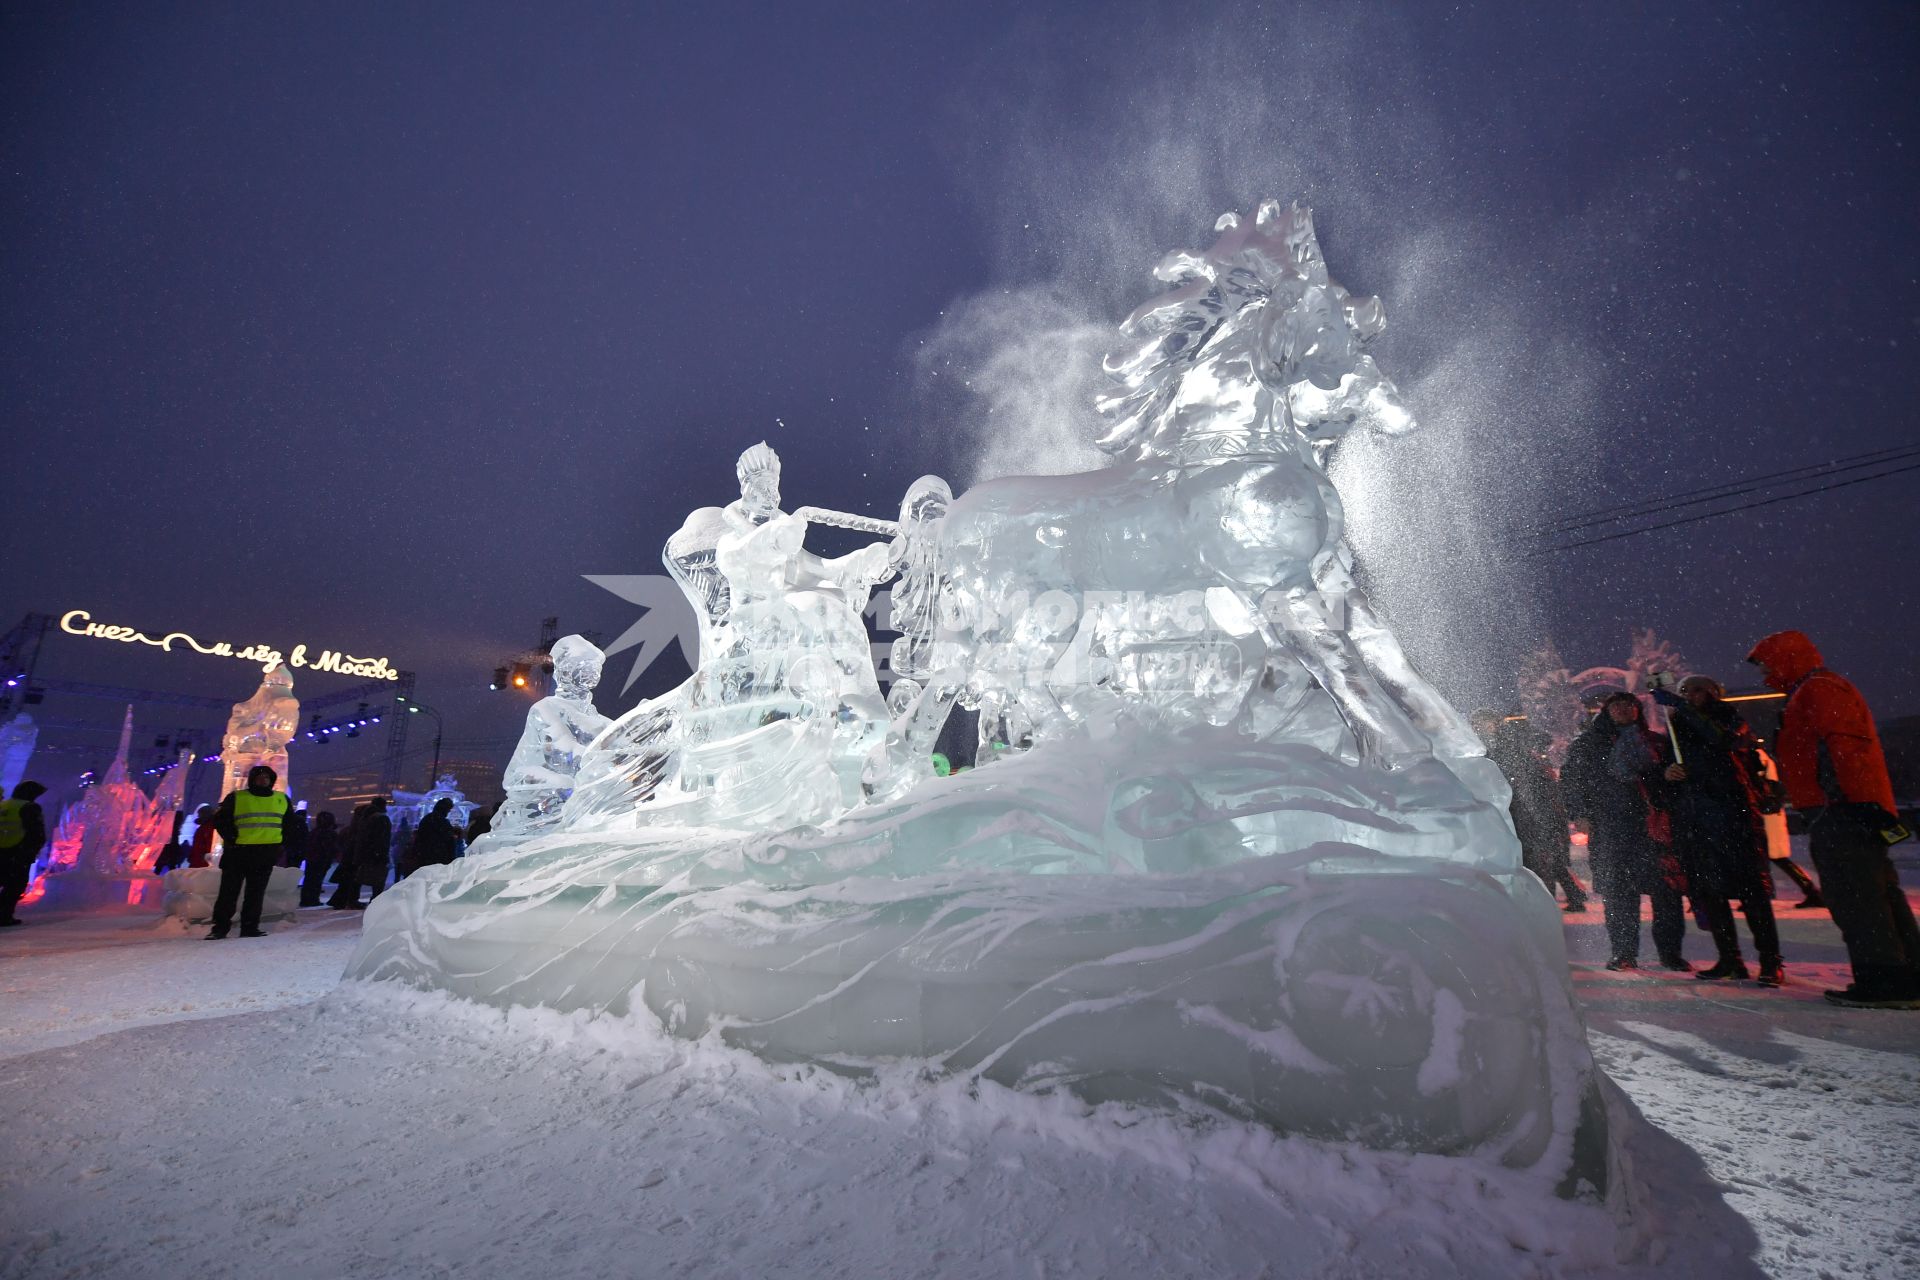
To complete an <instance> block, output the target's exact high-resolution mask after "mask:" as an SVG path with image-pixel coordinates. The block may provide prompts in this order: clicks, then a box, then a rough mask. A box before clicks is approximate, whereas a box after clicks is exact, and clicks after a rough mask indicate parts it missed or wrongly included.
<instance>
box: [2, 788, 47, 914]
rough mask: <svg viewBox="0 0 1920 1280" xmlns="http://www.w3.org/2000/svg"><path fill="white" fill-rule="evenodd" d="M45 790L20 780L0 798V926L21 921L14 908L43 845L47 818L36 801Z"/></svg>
mask: <svg viewBox="0 0 1920 1280" xmlns="http://www.w3.org/2000/svg"><path fill="white" fill-rule="evenodd" d="M46 793H47V789H46V788H45V787H43V786H41V785H40V784H39V783H37V782H23V783H21V784H20V785H19V786H17V787H15V788H14V789H13V795H12V797H11V798H9V799H6V800H0V926H6V925H16V924H19V923H21V921H20V917H18V916H16V915H14V914H13V909H14V907H15V906H17V905H19V902H20V899H21V898H22V897H24V896H25V895H26V892H27V879H28V877H29V876H31V875H32V874H33V861H34V859H35V858H38V857H39V856H40V850H41V849H43V848H45V847H46V843H47V818H46V815H45V814H44V813H42V812H41V811H40V806H39V805H38V804H36V803H35V801H37V800H39V799H40V797H41V796H43V795H45V794H46Z"/></svg>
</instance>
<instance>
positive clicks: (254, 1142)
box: [0, 898, 1920, 1280]
mask: <svg viewBox="0 0 1920 1280" xmlns="http://www.w3.org/2000/svg"><path fill="white" fill-rule="evenodd" d="M1792 900H1793V899H1792V898H1788V899H1786V900H1785V901H1789V902H1790V901H1792ZM1782 914H1783V916H1786V917H1788V918H1789V923H1788V925H1787V937H1788V939H1789V948H1788V949H1789V956H1790V969H1791V972H1792V974H1793V976H1794V977H1795V979H1796V980H1797V981H1796V984H1795V985H1794V986H1791V987H1789V988H1788V989H1787V990H1785V991H1783V992H1766V991H1762V990H1760V989H1759V988H1756V987H1754V986H1752V985H1751V984H1746V985H1743V986H1735V987H1727V986H1724V985H1722V984H1711V985H1710V984H1706V983H1698V982H1693V981H1691V980H1689V979H1686V978H1682V977H1668V976H1664V975H1657V974H1655V973H1651V972H1649V973H1643V974H1641V975H1637V976H1631V977H1621V976H1618V975H1613V974H1607V973H1604V972H1603V971H1602V970H1600V969H1599V961H1600V960H1601V959H1603V958H1604V950H1603V946H1602V942H1601V938H1600V926H1599V919H1598V915H1597V913H1593V914H1589V915H1585V916H1576V917H1570V918H1569V922H1568V936H1569V939H1570V943H1571V946H1572V950H1573V953H1574V956H1575V958H1576V966H1577V967H1576V974H1575V976H1576V984H1577V987H1578V989H1579V991H1580V994H1581V997H1582V1000H1583V1002H1584V1004H1585V1006H1586V1008H1587V1011H1588V1018H1589V1023H1590V1025H1591V1027H1592V1029H1593V1032H1594V1036H1593V1040H1594V1044H1595V1047H1596V1049H1597V1051H1598V1052H1599V1054H1600V1056H1601V1058H1602V1060H1603V1062H1604V1063H1605V1064H1606V1066H1607V1068H1608V1070H1609V1071H1610V1072H1611V1073H1612V1075H1613V1077H1614V1078H1615V1079H1616V1080H1617V1081H1618V1082H1619V1083H1620V1085H1621V1087H1622V1088H1623V1089H1624V1090H1625V1091H1626V1092H1627V1094H1628V1095H1630V1096H1631V1098H1632V1099H1633V1102H1634V1104H1636V1105H1637V1106H1638V1108H1639V1109H1640V1111H1641V1112H1643V1113H1644V1115H1645V1116H1646V1117H1647V1120H1649V1121H1651V1122H1652V1123H1650V1124H1649V1123H1645V1122H1634V1123H1631V1124H1630V1125H1629V1126H1628V1127H1629V1129H1630V1132H1629V1133H1628V1135H1627V1141H1628V1154H1629V1157H1630V1158H1631V1159H1632V1161H1633V1162H1634V1165H1635V1168H1636V1169H1637V1170H1638V1176H1639V1177H1640V1178H1641V1180H1642V1181H1643V1182H1644V1183H1645V1184H1646V1185H1647V1187H1648V1188H1649V1195H1648V1197H1647V1198H1648V1201H1649V1209H1648V1219H1647V1220H1645V1221H1642V1222H1641V1223H1640V1224H1639V1225H1638V1226H1637V1227H1636V1228H1634V1229H1633V1230H1630V1231H1629V1232H1627V1233H1626V1234H1625V1235H1624V1236H1622V1234H1621V1233H1619V1232H1618V1231H1617V1230H1616V1227H1615V1224H1614V1223H1613V1221H1612V1220H1611V1219H1610V1218H1609V1217H1608V1215H1607V1214H1606V1212H1605V1211H1604V1210H1603V1209H1602V1208H1600V1207H1598V1206H1594V1205H1586V1204H1572V1203H1567V1202H1562V1201H1556V1200H1552V1199H1550V1198H1547V1197H1543V1196H1542V1195H1540V1194H1539V1192H1538V1190H1537V1188H1535V1187H1534V1186H1533V1185H1532V1184H1531V1183H1530V1182H1528V1181H1527V1180H1525V1179H1522V1178H1519V1177H1516V1176H1514V1175H1510V1174H1506V1173H1503V1172H1502V1171H1499V1170H1494V1169H1488V1168H1485V1167H1481V1166H1476V1165H1474V1164H1471V1163H1469V1162H1466V1161H1448V1160H1436V1159H1431V1158H1424V1157H1412V1158H1409V1157H1398V1156H1388V1155H1380V1154H1375V1153H1367V1152H1361V1151H1355V1150H1352V1149H1348V1148H1342V1147H1333V1146H1325V1145H1320V1144H1315V1143H1309V1142H1301V1141H1285V1140H1277V1139H1274V1138H1272V1137H1271V1136H1270V1135H1268V1134H1266V1133H1264V1132H1262V1131H1259V1130H1252V1129H1238V1128H1224V1129H1220V1130H1218V1131H1216V1132H1213V1133H1211V1134H1208V1135H1205V1136H1196V1135H1195V1134H1193V1133H1190V1132H1186V1131H1182V1130H1180V1129H1178V1128H1176V1127H1175V1126H1174V1125H1173V1124H1172V1123H1170V1122H1168V1121H1166V1120H1162V1119H1158V1118H1154V1117H1146V1116H1140V1115H1137V1114H1129V1113H1123V1112H1113V1111H1106V1112H1099V1113H1092V1114H1089V1113H1086V1112H1085V1111H1084V1110H1083V1109H1082V1108H1079V1107H1077V1106H1075V1105H1073V1104H1071V1103H1069V1102H1066V1101H1063V1100H1057V1099H1040V1098H1029V1097H1024V1096H1017V1095H1011V1094H1008V1093H1006V1092H1005V1091H1002V1090H997V1089H992V1088H988V1089H986V1090H984V1091H970V1090H967V1089H964V1088H961V1087H959V1086H955V1085H951V1084H948V1085H941V1086H929V1085H927V1084H925V1083H924V1082H916V1081H905V1080H886V1081H880V1082H868V1083H865V1084H859V1085H855V1084H852V1083H849V1082H847V1081H844V1080H840V1079H837V1078H835V1077H830V1076H821V1075H816V1074H811V1073H807V1072H802V1071H793V1070H783V1071H776V1070H773V1069H770V1068H768V1067H766V1066H764V1065H762V1064H760V1063H759V1062H757V1061H756V1060H754V1059H752V1058H751V1057H748V1056H746V1055H743V1054H738V1053H733V1052H730V1051H727V1050H725V1049H722V1048H719V1047H717V1046H714V1045H710V1044H703V1045H685V1044H681V1043H678V1042H674V1041H670V1040H667V1039H664V1038H663V1037H661V1036H659V1035H658V1034H656V1033H655V1032H653V1031H652V1030H650V1029H649V1028H647V1027H645V1026H640V1025H631V1024H617V1023H610V1022H605V1021H603V1022H599V1023H591V1024H588V1023H583V1022H580V1021H578V1020H573V1019H565V1018H560V1017H557V1016H553V1015H544V1014H531V1013H527V1014H516V1015H513V1016H512V1017H503V1016H502V1015H500V1014H499V1013H496V1012H491V1011H486V1010H481V1009H478V1008H475V1007H472V1006H463V1005H457V1004H454V1003H452V1002H449V1001H445V1000H441V999H438V998H432V997H422V996H416V995H412V994H409V993H404V992H399V991H394V990H390V989H379V988H365V987H356V986H349V987H342V988H338V989H336V978H337V975H338V973H339V971H340V969H341V966H342V964H343V963H344V961H345V959H346V955H347V952H348V951H349V950H350V949H351V947H352V945H353V941H354V936H355V934H356V933H357V931H358V928H359V918H358V917H357V916H351V915H345V914H343V913H338V912H327V911H325V910H319V911H307V912H303V913H302V918H301V920H300V922H299V923H298V924H296V925H292V926H284V927H281V928H279V929H277V930H275V932H274V936H272V937H269V938H267V939H263V940H258V941H254V940H244V941H243V940H240V939H232V940H229V941H227V942H223V943H218V944H215V943H206V942H201V941H199V940H198V938H197V936H196V935H188V934H183V933H180V932H178V931H174V930H171V929H169V928H167V927H165V926H156V925H155V924H154V923H153V922H152V921H151V920H150V919H140V918H118V919H113V918H107V919H97V918H96V919H77V920H67V921H55V922H46V921H42V922H38V923H35V924H33V925H31V926H29V927H26V928H22V929H15V930H7V931H5V932H4V933H0V1008H4V1010H5V1014H4V1018H3V1019H0V1022H3V1023H4V1025H0V1097H4V1098H5V1099H6V1100H7V1103H6V1105H7V1110H8V1113H9V1119H8V1121H7V1123H6V1125H5V1126H4V1128H0V1275H4V1276H7V1277H42V1276H48V1277H51V1276H156V1277H160V1276H167V1277H172V1276H183V1275H194V1276H252V1275H258V1274H263V1273H266V1272H268V1271H271V1272H272V1273H274V1274H277V1275H282V1276H290V1277H304V1276H312V1277H330V1276H351V1277H375V1276H403V1275H404V1276H440V1275H451V1274H453V1273H455V1272H459V1273H461V1274H463V1275H468V1276H474V1275H486V1276H490V1275H498V1276H517V1275H532V1274H538V1275H539V1276H541V1277H542V1280H562V1278H564V1277H572V1276H582V1277H586V1276H593V1277H602V1276H607V1275H631V1276H655V1275H658V1276H668V1275H671V1276H675V1277H679V1276H832V1277H835V1280H855V1278H859V1277H869V1276H873V1277H881V1276H885V1277H903V1276H941V1277H974V1276H978V1277H1014V1276H1019V1277H1049V1276H1097V1277H1122V1276H1140V1277H1162V1276H1166V1277H1173V1276H1196V1277H1200V1276H1205V1277H1270V1278H1279V1277H1306V1276H1316V1277H1317V1276H1329V1277H1360V1276H1382V1277H1395V1278H1396V1280H1397V1278H1402V1277H1407V1278H1411V1277H1426V1276H1433V1277H1439V1276H1458V1275H1472V1276H1507V1275H1512V1276H1535V1275H1541V1276H1545V1275H1598V1274H1606V1275H1630V1276H1656V1275H1657V1276H1712V1277H1722V1276H1729V1277H1740V1276H1760V1275H1772V1276H1819V1275H1828V1276H1834V1277H1842V1276H1845V1277H1862V1276H1885V1277H1898V1276H1913V1275H1920V1220H1917V1218H1920V1215H1917V1214H1916V1209H1917V1208H1920V1184H1917V1183H1916V1176H1917V1175H1920V1014H1898V1013H1882V1012H1860V1011H1842V1010H1837V1009H1833V1008H1832V1007H1830V1006H1828V1005H1826V1004H1825V1003H1823V1002H1822V1001H1820V999H1819V997H1818V986H1819V984H1820V983H1822V982H1824V981H1831V980H1833V979H1835V978H1837V977H1838V976H1839V969H1838V966H1837V964H1836V962H1837V961H1839V960H1840V959H1841V958H1842V957H1843V955H1844V953H1843V952H1842V951H1841V949H1840V947H1839V939H1838V935H1837V934H1836V933H1835V932H1834V931H1833V927H1832V924H1831V922H1830V921H1829V920H1828V919H1827V917H1826V915H1825V913H1824V912H1814V913H1807V912H1792V911H1783V913H1782ZM1688 950H1689V954H1690V955H1694V956H1696V957H1698V958H1705V956H1706V954H1707V951H1708V948H1707V946H1706V939H1705V938H1704V937H1702V936H1699V935H1697V934H1696V935H1690V936H1689V939H1688ZM1647 954H1648V955H1649V956H1650V955H1651V948H1650V947H1648V948H1647ZM1649 1234H1651V1235H1655V1236H1658V1237H1659V1239H1658V1240H1656V1241H1655V1242H1654V1243H1653V1244H1652V1245H1651V1247H1650V1248H1643V1256H1642V1258H1641V1260H1639V1261H1637V1262H1635V1263H1634V1264H1633V1265H1630V1266H1625V1267H1621V1266H1617V1265H1615V1258H1616V1251H1617V1250H1618V1249H1620V1248H1621V1247H1622V1246H1623V1245H1624V1246H1625V1247H1627V1248H1629V1249H1632V1248H1633V1247H1635V1245H1636V1240H1638V1241H1640V1242H1641V1243H1642V1244H1643V1245H1644V1241H1645V1238H1646V1237H1647V1236H1648V1235H1649Z"/></svg>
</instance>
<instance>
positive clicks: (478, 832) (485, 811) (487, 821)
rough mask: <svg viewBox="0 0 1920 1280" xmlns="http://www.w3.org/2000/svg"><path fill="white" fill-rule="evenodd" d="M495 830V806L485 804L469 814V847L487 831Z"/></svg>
mask: <svg viewBox="0 0 1920 1280" xmlns="http://www.w3.org/2000/svg"><path fill="white" fill-rule="evenodd" d="M491 830H493V806H492V805H483V806H481V807H480V808H477V809H475V810H474V811H473V812H472V813H470V814H468V815H467V847H468V848H472V847H473V842H474V841H475V840H478V839H479V838H480V837H481V836H483V835H485V834H487V832H489V831H491Z"/></svg>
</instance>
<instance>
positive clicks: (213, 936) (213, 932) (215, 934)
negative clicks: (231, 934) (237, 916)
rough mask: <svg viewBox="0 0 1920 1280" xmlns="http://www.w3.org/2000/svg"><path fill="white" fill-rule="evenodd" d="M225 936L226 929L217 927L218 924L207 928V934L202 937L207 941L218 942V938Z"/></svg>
mask: <svg viewBox="0 0 1920 1280" xmlns="http://www.w3.org/2000/svg"><path fill="white" fill-rule="evenodd" d="M226 936H227V931H226V930H225V929H222V928H219V927H218V926H215V927H214V928H212V929H209V930H207V936H206V938H205V939H204V941H207V942H218V941H220V939H222V938H224V937H226Z"/></svg>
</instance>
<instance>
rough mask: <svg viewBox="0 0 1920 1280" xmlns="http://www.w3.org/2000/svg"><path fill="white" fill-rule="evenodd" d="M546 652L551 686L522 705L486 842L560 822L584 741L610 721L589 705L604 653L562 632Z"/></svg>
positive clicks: (520, 835) (527, 833)
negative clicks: (521, 722) (502, 796)
mask: <svg viewBox="0 0 1920 1280" xmlns="http://www.w3.org/2000/svg"><path fill="white" fill-rule="evenodd" d="M549 656H550V657H551V658H552V659H553V685H554V689H553V692H552V693H551V694H549V695H548V696H547V697H544V698H542V699H540V700H539V701H538V702H536V703H534V704H533V706H532V707H531V708H529V709H528V711H527V724H526V728H525V729H523V730H521V732H520V742H519V745H518V746H516V747H515V748H514V749H513V758H512V759H511V760H510V761H509V762H508V763H507V775H506V778H505V784H506V792H507V798H506V800H505V801H504V802H503V803H502V804H501V806H500V812H499V813H498V814H497V815H496V816H495V817H494V821H493V830H492V831H491V832H490V833H489V834H490V836H491V840H490V842H489V843H490V844H500V843H504V842H506V841H509V840H519V839H523V838H525V837H527V836H531V835H537V834H538V833H539V832H541V831H543V830H546V829H548V828H550V827H554V826H557V825H558V824H559V822H560V809H561V806H563V805H564V804H566V802H567V797H568V796H570V795H572V794H573V781H574V776H575V775H576V774H578V773H579V771H580V757H581V754H582V753H583V752H585V751H586V749H587V745H588V744H589V743H591V742H592V741H593V740H594V739H595V738H597V737H599V736H600V733H601V731H602V730H604V729H605V728H606V727H607V726H608V725H609V724H611V723H613V722H612V721H611V720H609V719H607V717H605V716H603V715H601V714H600V713H599V711H597V710H596V709H595V708H594V705H593V691H594V688H595V687H596V686H598V685H599V683H600V669H601V667H602V666H603V665H604V664H605V662H606V655H605V654H604V653H602V652H601V651H600V649H599V647H598V646H596V645H595V644H593V643H592V642H591V641H589V640H587V639H586V638H585V637H583V636H562V637H560V639H559V640H558V641H557V642H556V643H555V644H554V646H553V650H552V652H551V653H550V654H549Z"/></svg>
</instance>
